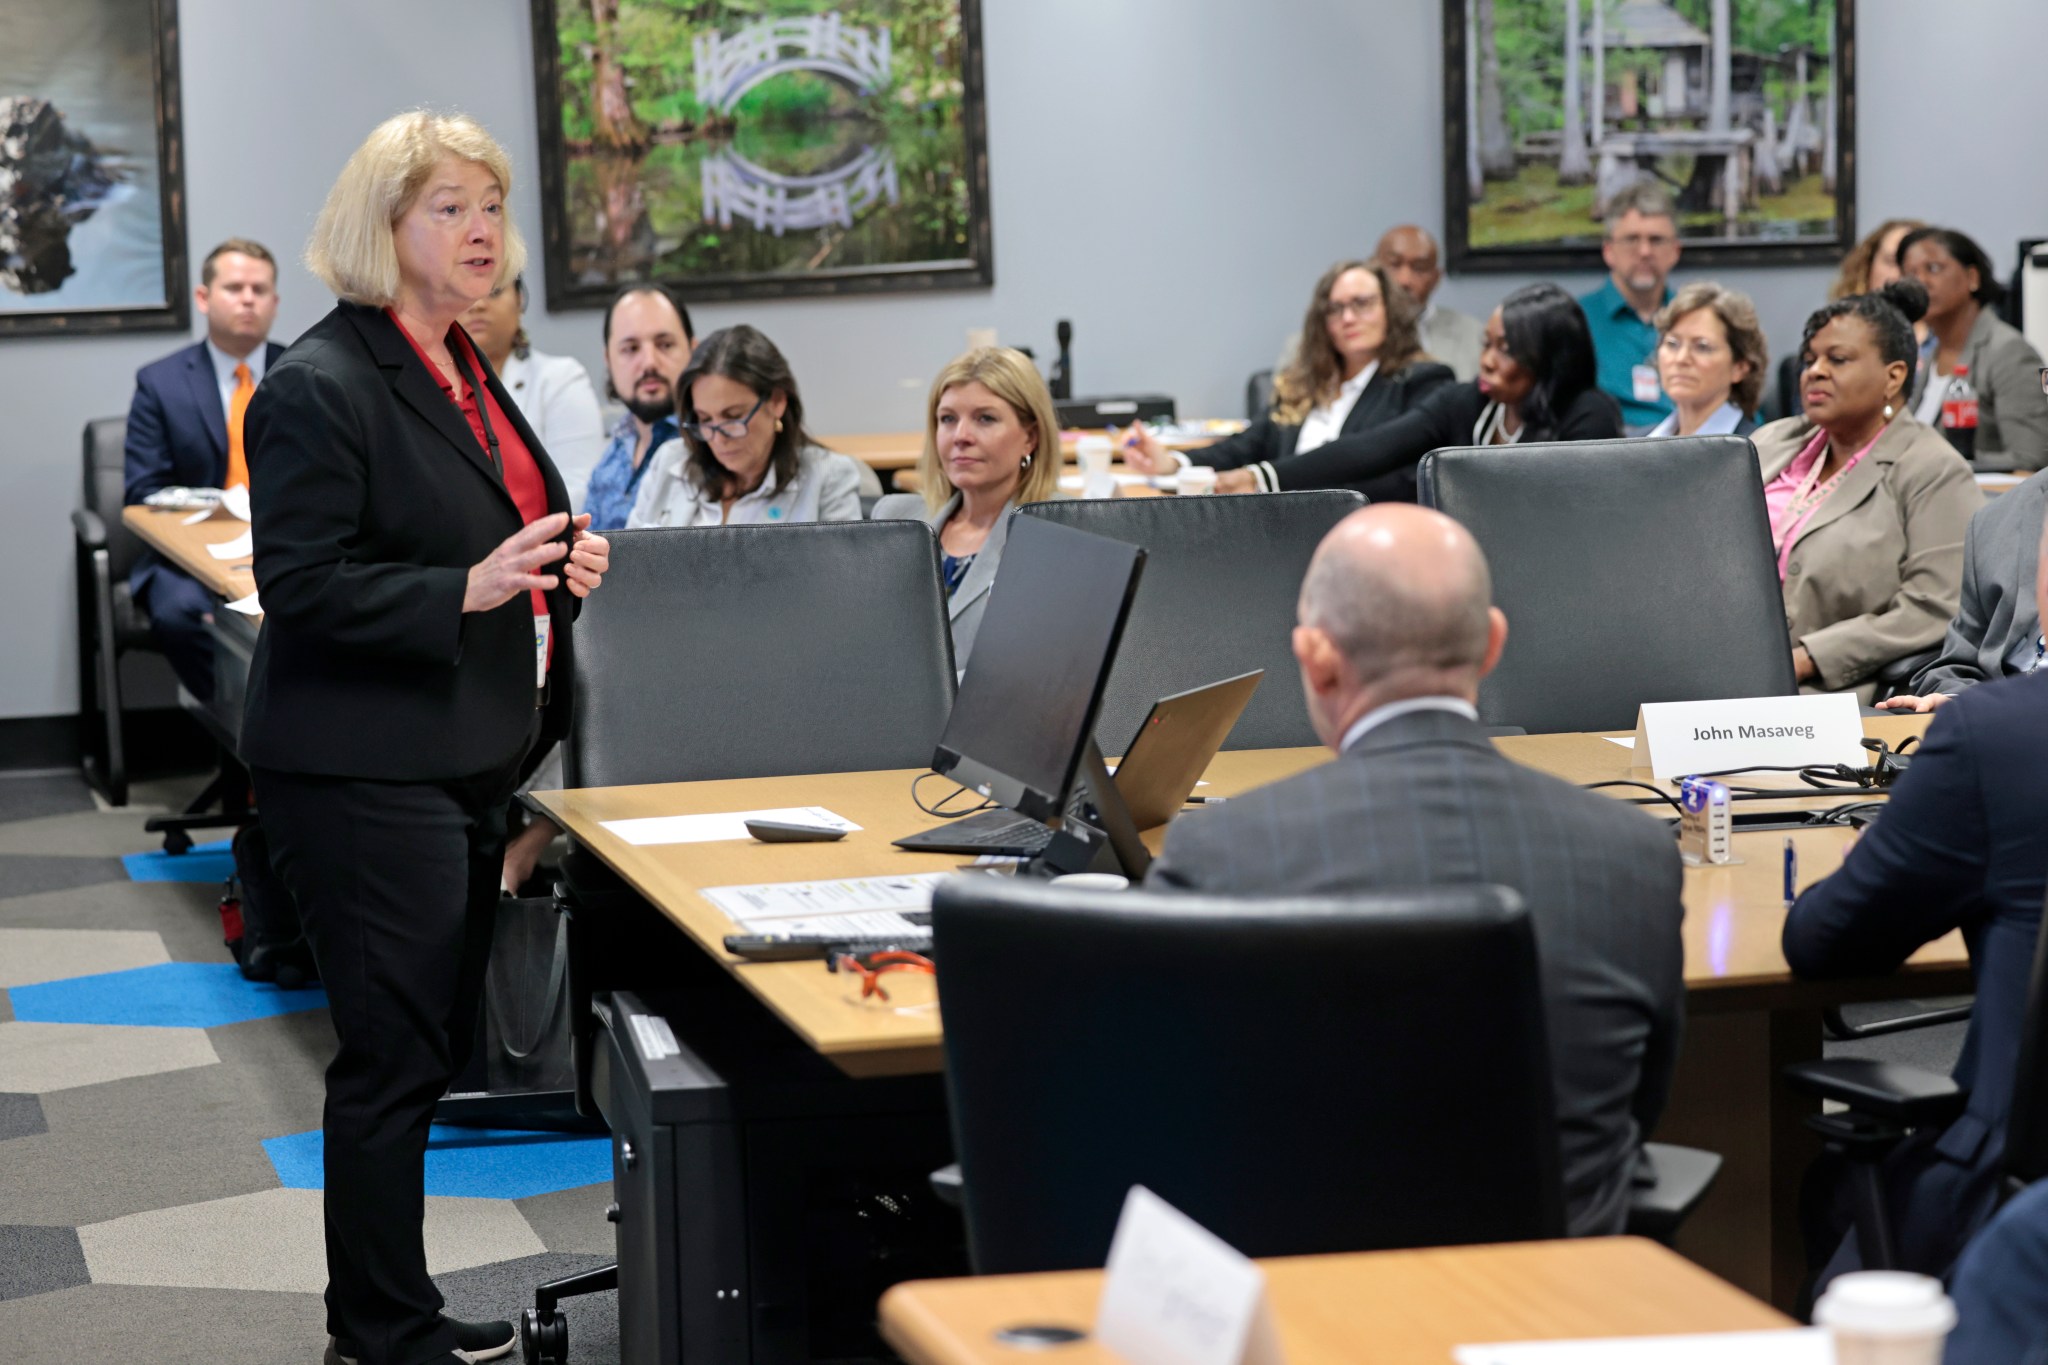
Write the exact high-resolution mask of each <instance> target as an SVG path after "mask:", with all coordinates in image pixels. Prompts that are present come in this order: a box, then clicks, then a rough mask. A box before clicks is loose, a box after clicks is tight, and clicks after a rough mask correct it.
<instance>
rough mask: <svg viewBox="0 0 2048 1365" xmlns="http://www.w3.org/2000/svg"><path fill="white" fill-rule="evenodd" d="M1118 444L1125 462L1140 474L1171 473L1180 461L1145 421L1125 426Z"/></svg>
mask: <svg viewBox="0 0 2048 1365" xmlns="http://www.w3.org/2000/svg"><path fill="white" fill-rule="evenodd" d="M1118 445H1119V448H1120V453H1121V454H1122V455H1123V457H1124V463H1125V464H1126V465H1129V466H1130V467H1131V469H1132V470H1134V471H1136V472H1137V473H1139V474H1170V473H1172V472H1173V469H1174V466H1175V465H1177V464H1178V463H1179V461H1177V460H1175V459H1174V458H1173V455H1172V453H1171V452H1170V451H1168V450H1167V448H1166V447H1165V446H1164V445H1162V444H1160V441H1159V438H1158V437H1157V436H1154V435H1153V434H1152V429H1151V428H1150V427H1148V426H1146V425H1145V424H1144V423H1143V422H1133V423H1131V424H1130V425H1129V426H1127V427H1125V428H1124V434H1123V439H1122V440H1121V441H1120V442H1119V443H1118Z"/></svg>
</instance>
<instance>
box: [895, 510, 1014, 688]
mask: <svg viewBox="0 0 2048 1365" xmlns="http://www.w3.org/2000/svg"><path fill="white" fill-rule="evenodd" d="M959 510H960V495H959V494H958V493H955V494H954V495H953V496H952V497H950V498H948V499H947V500H946V505H945V506H944V507H941V508H940V509H939V510H938V511H936V512H933V511H931V510H930V509H929V508H927V507H926V506H925V502H924V495H923V494H921V493H891V494H889V495H888V496H887V497H884V498H883V499H882V500H881V501H880V502H877V503H876V504H875V510H874V511H872V512H870V513H868V520H870V521H921V522H923V523H924V524H925V525H927V526H929V527H931V528H932V534H933V535H937V534H938V533H939V532H940V530H942V529H943V528H944V527H945V525H946V523H947V521H949V520H951V518H952V516H953V514H954V513H955V512H957V511H959ZM1016 514H1017V504H1016V503H1014V502H1011V503H1008V504H1006V505H1005V506H1004V508H1003V514H1002V515H1001V516H1000V517H997V518H996V524H995V525H994V526H992V527H990V528H989V532H988V539H987V540H985V541H983V542H982V543H981V549H980V551H978V552H977V553H976V554H975V556H974V562H973V563H972V564H970V565H968V566H967V576H966V577H965V578H963V579H961V580H960V586H959V587H958V588H955V589H954V590H953V595H952V596H951V597H949V598H947V599H946V616H947V619H948V620H949V621H950V622H951V624H952V627H953V667H955V668H957V669H960V670H961V671H962V672H965V671H966V668H967V656H968V655H969V654H971V653H973V652H974V636H975V632H977V631H979V630H980V629H981V613H982V612H983V611H984V610H985V609H986V608H987V606H988V590H989V588H990V586H991V585H992V584H994V583H995V581H996V569H997V568H998V567H999V566H1000V565H1001V564H1002V562H1003V542H1004V541H1006V540H1008V539H1009V538H1010V518H1011V517H1013V516H1015V515H1016Z"/></svg>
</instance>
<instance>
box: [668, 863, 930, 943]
mask: <svg viewBox="0 0 2048 1365" xmlns="http://www.w3.org/2000/svg"><path fill="white" fill-rule="evenodd" d="M952 875H953V874H952V873H950V872H915V873H911V874H909V875H906V876H900V877H843V878H839V879H836V880H825V881H814V882H760V883H757V884H755V885H752V886H710V887H706V888H705V889H704V891H703V896H704V899H705V900H708V901H710V902H711V903H712V904H713V905H715V906H717V907H718V908H719V909H720V910H723V911H724V912H725V914H726V917H727V918H728V919H730V920H731V921H732V922H733V923H734V924H736V925H738V926H739V927H740V929H741V930H743V931H744V932H746V933H750V934H804V933H812V932H819V933H853V934H858V935H859V936H860V937H863V938H867V937H881V936H884V935H888V934H901V933H922V932H923V930H921V929H918V928H917V926H915V925H913V924H911V923H910V922H909V921H908V920H905V919H904V918H902V912H903V911H905V910H924V909H928V908H929V907H930V905H931V903H932V889H933V888H934V887H936V886H937V885H938V884H939V883H940V882H942V881H944V880H945V879H946V878H948V877H950V876H952Z"/></svg>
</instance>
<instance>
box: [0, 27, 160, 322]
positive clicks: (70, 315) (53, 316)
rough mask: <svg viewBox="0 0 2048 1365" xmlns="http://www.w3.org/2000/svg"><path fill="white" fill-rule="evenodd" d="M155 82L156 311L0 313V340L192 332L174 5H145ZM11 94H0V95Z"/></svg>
mask: <svg viewBox="0 0 2048 1365" xmlns="http://www.w3.org/2000/svg"><path fill="white" fill-rule="evenodd" d="M150 9H151V15H152V18H151V27H152V30H153V43H154V61H153V63H152V66H153V69H154V76H155V91H154V99H153V104H154V110H155V119H156V156H157V169H158V175H157V199H158V212H159V214H160V215H161V220H162V228H163V281H164V300H163V303H162V304H161V305H152V306H143V307H115V308H75V309H66V310H62V311H53V312H34V311H26V310H24V311H19V312H16V311H0V338H4V337H34V336H107V335H111V334H115V333H125V332H186V331H190V330H191V327H192V292H191V281H190V279H189V278H188V275H187V272H188V271H189V269H190V266H191V260H190V256H189V255H188V253H187V251H186V244H185V142H184V132H183V119H182V113H181V111H182V107H183V106H182V95H181V91H180V84H179V68H178V0H150ZM8 93H11V92H8V91H0V95H4V94H8Z"/></svg>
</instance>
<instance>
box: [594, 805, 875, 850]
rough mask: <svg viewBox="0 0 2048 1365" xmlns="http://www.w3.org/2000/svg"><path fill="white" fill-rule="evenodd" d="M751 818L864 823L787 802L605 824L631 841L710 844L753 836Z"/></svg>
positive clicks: (840, 825)
mask: <svg viewBox="0 0 2048 1365" xmlns="http://www.w3.org/2000/svg"><path fill="white" fill-rule="evenodd" d="M749 820H775V821H779V822H781V823H782V824H786V825H830V826H831V827H832V828H833V829H844V830H856V829H859V828H860V826H859V825H856V824H855V823H853V821H851V820H848V819H847V818H845V817H844V816H840V815H834V814H833V813H832V812H831V811H829V810H826V809H825V808H824V807H823V806H784V807H781V808H780V809H777V810H734V811H720V812H718V813H717V814H714V815H649V816H645V817H643V818H641V819H637V820H606V821H603V822H602V823H603V825H604V828H606V829H608V830H610V831H611V832H612V833H613V834H616V835H618V836H619V837H620V838H621V839H624V840H625V841H626V842H627V843H629V844H633V845H636V846H639V847H645V846H647V845H649V844H709V843H716V842H717V841H719V840H721V839H751V838H753V837H754V836H753V835H751V834H749V833H747V821H749Z"/></svg>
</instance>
